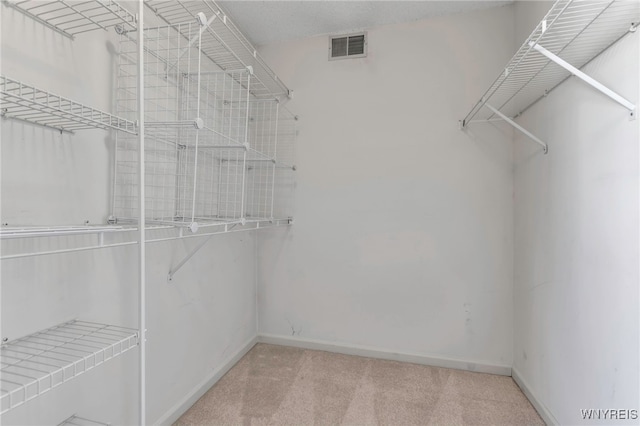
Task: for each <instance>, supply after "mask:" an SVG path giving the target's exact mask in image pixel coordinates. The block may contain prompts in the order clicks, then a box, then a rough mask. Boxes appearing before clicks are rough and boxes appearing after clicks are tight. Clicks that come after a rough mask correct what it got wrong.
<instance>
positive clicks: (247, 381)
mask: <svg viewBox="0 0 640 426" xmlns="http://www.w3.org/2000/svg"><path fill="white" fill-rule="evenodd" d="M176 424H177V425H218V424H225V425H311V424H318V425H337V424H346V425H377V424H380V425H427V424H430V425H462V424H465V425H467V424H468V425H500V424H503V425H506V424H508V425H544V422H543V421H542V419H540V417H539V416H538V414H537V413H536V411H535V410H534V409H533V407H532V406H531V404H530V403H529V401H528V400H527V399H526V398H525V396H524V395H523V394H522V392H521V391H520V389H519V388H518V386H517V385H516V384H515V383H514V381H513V380H512V379H511V377H505V376H495V375H491V374H482V373H471V372H467V371H460V370H450V369H446V368H436V367H427V366H423V365H415V364H407V363H401V362H395V361H384V360H378V359H371V358H362V357H356V356H349V355H339V354H333V353H328V352H321V351H311V350H304V349H296V348H290V347H284V346H274V345H266V344H258V345H256V346H255V347H254V348H253V349H252V350H251V351H250V352H249V353H248V354H247V355H246V356H245V357H244V358H242V360H240V362H238V364H236V365H235V366H234V367H233V368H232V369H231V370H230V371H229V372H228V373H227V374H226V375H225V376H224V377H223V378H222V379H221V380H220V381H219V382H218V383H217V384H216V385H215V386H213V387H212V388H211V389H210V390H209V391H208V392H207V393H206V394H205V395H204V396H203V397H202V398H200V400H199V401H198V402H196V403H195V404H194V405H193V407H191V408H190V409H189V410H188V411H187V412H186V413H185V414H184V415H183V416H182V417H181V418H180V419H179V420H178V421H177V422H176Z"/></svg>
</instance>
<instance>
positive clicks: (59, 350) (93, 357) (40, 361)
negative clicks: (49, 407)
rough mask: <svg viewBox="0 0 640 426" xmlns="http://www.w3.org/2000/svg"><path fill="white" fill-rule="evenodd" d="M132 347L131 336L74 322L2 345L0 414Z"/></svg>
mask: <svg viewBox="0 0 640 426" xmlns="http://www.w3.org/2000/svg"><path fill="white" fill-rule="evenodd" d="M137 344H138V332H137V330H134V329H131V328H124V327H117V326H112V325H105V324H97V323H92V322H85V321H76V320H74V321H69V322H66V323H63V324H60V325H58V326H56V327H52V328H49V329H47V330H44V331H40V332H38V333H34V334H32V335H29V336H26V337H23V338H20V339H17V340H14V341H11V342H8V343H3V344H2V356H1V366H2V369H1V370H0V387H1V390H0V410H1V411H0V412H1V413H4V412H6V411H9V410H11V409H13V408H15V407H18V406H20V405H22V404H24V403H26V402H28V401H30V400H32V399H33V398H36V397H37V396H39V395H41V394H43V393H45V392H47V391H49V390H51V389H53V388H55V387H57V386H60V385H61V384H63V383H65V382H66V381H68V380H70V379H72V378H74V377H76V376H79V375H80V374H82V373H85V372H87V371H89V370H91V369H93V368H94V367H97V366H98V365H100V364H102V363H104V362H105V361H108V360H109V359H111V358H114V357H116V356H118V355H120V354H122V353H124V352H126V351H128V350H130V349H132V348H134V347H135V346H136V345H137Z"/></svg>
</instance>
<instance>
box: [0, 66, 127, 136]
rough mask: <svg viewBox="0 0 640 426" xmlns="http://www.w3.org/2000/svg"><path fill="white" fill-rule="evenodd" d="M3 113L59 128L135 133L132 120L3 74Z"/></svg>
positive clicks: (0, 85)
mask: <svg viewBox="0 0 640 426" xmlns="http://www.w3.org/2000/svg"><path fill="white" fill-rule="evenodd" d="M0 88H1V89H2V90H1V92H0V94H1V95H2V97H1V99H0V109H1V110H2V116H3V117H7V118H13V119H17V120H23V121H28V122H30V123H33V124H37V125H40V126H45V127H50V128H53V129H56V130H60V131H66V132H73V131H75V130H82V129H95V128H98V129H105V130H109V129H114V130H120V131H123V132H127V133H131V134H136V125H135V123H134V122H133V121H129V120H125V119H124V118H120V117H116V116H115V115H111V114H109V113H106V112H104V111H100V110H97V109H95V108H91V107H88V106H86V105H83V104H81V103H79V102H75V101H72V100H70V99H67V98H63V97H62V96H58V95H55V94H53V93H50V92H47V91H45V90H41V89H38V88H36V87H34V86H30V85H28V84H25V83H22V82H20V81H17V80H13V79H10V78H7V77H5V76H0Z"/></svg>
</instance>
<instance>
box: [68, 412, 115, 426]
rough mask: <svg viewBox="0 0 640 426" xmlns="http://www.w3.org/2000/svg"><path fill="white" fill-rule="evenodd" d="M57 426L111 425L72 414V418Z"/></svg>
mask: <svg viewBox="0 0 640 426" xmlns="http://www.w3.org/2000/svg"><path fill="white" fill-rule="evenodd" d="M58 426H111V423H104V422H99V421H96V420H91V419H87V418H86V417H80V416H78V415H76V414H74V415H73V416H71V417H69V418H68V419H66V420H65V421H63V422H62V423H60V424H59V425H58Z"/></svg>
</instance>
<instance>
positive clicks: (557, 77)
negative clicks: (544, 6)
mask: <svg viewBox="0 0 640 426" xmlns="http://www.w3.org/2000/svg"><path fill="white" fill-rule="evenodd" d="M638 22H640V2H638V1H625V0H606V1H603V0H594V1H579V0H558V1H556V3H555V4H554V5H553V6H552V8H551V9H550V11H549V12H548V13H547V15H546V16H545V17H544V19H543V20H542V21H541V22H540V24H538V26H537V27H536V29H535V30H534V31H533V33H532V34H531V35H530V36H529V38H528V39H527V40H526V41H525V43H524V44H523V45H522V47H520V49H519V50H518V52H517V53H516V54H515V55H514V56H513V58H512V59H511V61H509V63H508V64H507V66H506V67H505V70H504V72H502V73H501V74H500V76H499V77H498V78H497V79H496V80H495V82H494V83H493V84H492V85H491V87H489V89H488V90H487V91H486V92H485V94H484V95H483V96H482V98H481V99H480V101H478V102H477V103H476V105H475V106H474V107H473V108H472V110H471V111H470V112H469V113H468V114H467V116H466V117H465V119H464V120H463V123H462V124H463V126H465V125H467V124H468V123H469V122H471V120H474V119H475V120H488V119H491V118H492V117H493V116H494V112H493V111H491V110H490V109H487V108H482V107H483V106H484V105H485V103H487V104H489V105H492V106H494V107H495V108H497V109H498V110H499V111H501V112H502V113H504V114H505V115H506V116H508V117H517V116H519V115H520V114H522V113H523V112H524V111H526V110H527V109H528V108H529V107H530V106H531V105H533V104H534V103H536V102H537V101H538V100H540V99H541V98H543V97H544V96H545V95H546V94H548V93H549V92H550V91H552V90H553V89H554V88H555V87H557V86H558V85H559V84H561V83H562V82H563V81H564V80H565V79H567V78H568V77H569V76H570V73H569V72H568V71H567V70H566V69H565V68H562V67H560V66H558V65H556V64H555V63H553V62H552V61H550V60H549V59H548V58H547V57H546V56H544V55H542V54H541V53H538V52H537V51H536V50H535V49H534V48H533V45H536V44H538V45H540V46H542V47H544V48H545V49H547V50H549V51H550V52H551V53H553V54H555V55H557V56H559V57H560V58H562V59H564V60H565V61H567V62H568V63H570V64H572V65H573V66H574V67H576V68H578V69H579V68H582V67H583V66H584V65H586V64H587V63H589V62H590V61H591V60H592V59H593V58H595V57H596V56H598V55H599V54H600V53H602V52H603V51H604V50H606V49H607V48H608V47H609V46H611V45H612V44H613V43H615V42H616V41H618V40H619V39H620V38H621V37H623V36H624V35H626V34H627V33H628V32H629V31H633V30H635V27H637V25H638ZM634 25H635V26H634Z"/></svg>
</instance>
